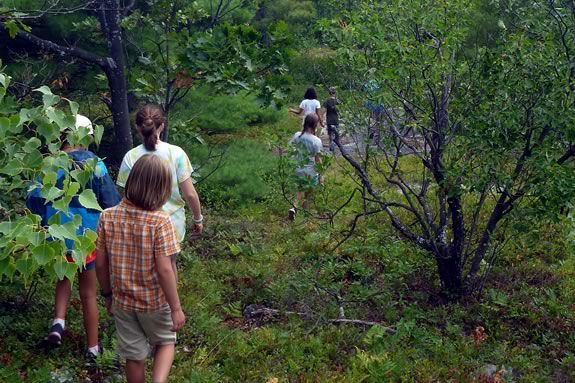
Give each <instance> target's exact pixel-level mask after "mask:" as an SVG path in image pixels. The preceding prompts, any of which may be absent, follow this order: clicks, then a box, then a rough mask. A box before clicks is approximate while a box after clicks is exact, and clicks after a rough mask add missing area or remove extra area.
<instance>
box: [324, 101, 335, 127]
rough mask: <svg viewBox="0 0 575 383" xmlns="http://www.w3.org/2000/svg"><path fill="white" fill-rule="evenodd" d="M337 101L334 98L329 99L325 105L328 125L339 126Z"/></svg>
mask: <svg viewBox="0 0 575 383" xmlns="http://www.w3.org/2000/svg"><path fill="white" fill-rule="evenodd" d="M337 104H338V103H337V100H336V99H334V98H328V99H327V101H326V102H325V103H324V104H323V105H324V107H325V110H326V113H325V119H326V121H325V122H326V124H327V125H337V124H338V120H337V108H336V105H337Z"/></svg>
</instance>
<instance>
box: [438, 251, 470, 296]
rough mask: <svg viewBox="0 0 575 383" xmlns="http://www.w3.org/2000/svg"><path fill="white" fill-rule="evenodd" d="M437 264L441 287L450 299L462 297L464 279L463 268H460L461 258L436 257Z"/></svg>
mask: <svg viewBox="0 0 575 383" xmlns="http://www.w3.org/2000/svg"><path fill="white" fill-rule="evenodd" d="M436 262H437V271H438V273H439V279H440V280H441V285H442V287H443V288H444V289H445V291H446V293H447V294H448V296H449V298H459V297H461V295H462V294H463V278H462V276H461V268H460V267H459V264H460V259H459V257H456V256H450V257H447V258H442V257H436Z"/></svg>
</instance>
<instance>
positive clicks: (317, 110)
mask: <svg viewBox="0 0 575 383" xmlns="http://www.w3.org/2000/svg"><path fill="white" fill-rule="evenodd" d="M315 113H316V114H317V119H318V120H319V125H320V126H321V127H322V128H323V127H325V124H324V122H323V118H322V117H321V114H322V113H321V108H316V109H315Z"/></svg>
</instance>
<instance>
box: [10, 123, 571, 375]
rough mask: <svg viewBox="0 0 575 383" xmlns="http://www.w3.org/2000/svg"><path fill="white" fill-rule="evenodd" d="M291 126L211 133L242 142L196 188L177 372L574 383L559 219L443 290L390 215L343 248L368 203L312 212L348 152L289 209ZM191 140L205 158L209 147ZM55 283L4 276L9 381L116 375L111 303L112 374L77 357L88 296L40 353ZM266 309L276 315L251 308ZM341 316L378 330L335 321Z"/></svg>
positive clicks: (330, 205) (350, 185)
mask: <svg viewBox="0 0 575 383" xmlns="http://www.w3.org/2000/svg"><path fill="white" fill-rule="evenodd" d="M282 121H283V122H279V123H278V124H276V125H272V126H270V127H268V128H266V129H263V128H261V127H254V128H250V129H246V130H244V131H242V132H241V133H238V134H237V135H234V136H227V137H220V138H219V141H216V140H214V141H213V142H210V144H211V145H213V144H214V142H217V145H218V147H221V146H220V145H223V144H225V145H228V146H229V148H228V149H227V151H226V152H225V157H224V160H225V162H224V163H223V165H222V167H221V169H220V170H219V171H218V172H216V173H214V175H213V176H211V177H209V178H207V179H206V180H205V181H203V182H201V183H200V184H199V185H198V189H199V191H200V195H201V197H202V200H203V201H204V203H205V209H204V210H205V216H206V232H205V235H204V238H203V239H201V240H199V241H195V242H193V243H191V244H188V245H186V247H185V248H184V250H183V252H182V253H181V254H180V256H179V259H178V262H179V281H180V282H179V292H180V297H181V300H182V306H183V307H184V309H185V312H186V315H187V323H186V325H185V327H184V329H183V330H182V331H181V332H180V333H179V334H178V337H179V341H178V346H177V355H176V360H175V363H174V368H173V369H172V373H171V381H174V382H274V381H275V380H274V378H277V382H534V381H541V382H543V381H555V382H569V381H575V372H574V371H575V355H574V350H575V336H574V334H575V311H574V310H573V308H574V307H575V298H574V297H575V282H574V281H575V259H574V258H573V256H572V255H571V253H570V251H569V248H568V247H567V246H566V244H565V241H564V240H563V238H564V232H563V228H562V227H561V225H558V224H553V223H549V222H545V221H540V222H535V223H532V226H531V227H530V230H528V231H525V230H519V229H518V228H515V229H514V228H513V227H511V228H510V229H509V230H510V232H509V235H510V236H511V238H512V239H511V240H510V241H509V243H508V245H507V246H506V247H505V248H504V250H503V253H502V254H501V255H500V258H499V260H498V262H497V263H496V266H495V268H494V270H493V271H492V273H491V275H490V277H489V278H488V280H487V283H486V288H485V289H484V291H483V294H482V298H481V300H478V301H476V300H469V301H463V302H460V303H447V302H445V301H444V300H443V299H442V297H441V296H440V294H438V292H439V289H440V287H439V281H438V279H437V276H436V272H435V269H434V268H435V261H434V260H433V259H432V258H431V257H430V256H429V255H428V254H426V253H424V252H422V251H420V250H418V249H415V248H413V247H412V246H411V245H408V244H406V243H405V242H403V241H402V240H401V238H398V237H397V236H396V235H395V234H394V232H393V230H392V229H391V228H390V225H389V222H388V221H387V219H386V218H385V217H384V216H382V215H373V216H370V217H367V218H365V219H361V220H360V222H359V225H358V227H357V229H356V230H355V232H354V234H353V235H352V236H351V237H350V238H349V239H348V240H347V241H345V242H344V243H342V244H341V245H340V246H337V245H338V243H339V242H340V241H341V239H342V238H344V237H345V236H346V234H347V231H348V230H349V227H350V224H351V222H352V220H353V217H354V216H355V214H357V213H358V212H360V211H361V208H362V206H361V203H360V201H359V199H358V198H356V199H352V201H351V202H350V203H349V204H348V205H346V206H345V207H344V208H343V209H342V210H341V211H339V213H338V214H337V215H336V216H335V217H334V218H333V220H332V221H330V220H318V219H315V218H314V215H315V213H318V212H322V211H329V212H335V211H336V210H337V209H338V208H339V207H341V206H342V205H343V204H344V203H345V202H346V201H347V199H348V197H349V196H350V193H351V191H352V190H353V189H354V188H355V187H356V184H355V183H354V182H353V180H351V179H350V178H349V177H347V176H346V174H347V173H348V172H349V168H348V167H347V166H346V165H345V164H344V163H343V162H341V161H340V160H339V159H336V160H334V161H333V163H332V164H331V167H330V169H329V170H328V172H327V174H326V185H325V186H324V187H323V188H322V189H320V190H319V191H318V192H317V194H316V196H315V199H316V203H315V204H313V205H312V207H311V209H310V212H309V214H307V215H306V214H302V215H301V216H300V215H298V218H297V219H296V221H295V222H293V223H288V222H286V221H285V220H284V217H285V213H286V210H287V208H288V207H289V201H288V200H287V199H286V196H285V195H283V194H282V193H281V191H280V190H278V185H279V183H278V181H277V180H276V178H275V177H274V174H275V173H274V172H275V169H276V168H277V164H276V161H277V160H278V156H277V153H274V152H273V145H270V144H269V143H270V142H271V141H273V140H274V138H278V137H283V138H284V140H287V137H289V135H290V134H292V131H293V130H294V129H297V127H298V121H297V120H282ZM187 150H188V152H189V153H190V157H191V158H192V159H193V160H194V161H193V162H201V159H202V156H204V157H205V156H207V155H208V152H209V146H208V147H196V146H194V147H190V148H187ZM407 165H408V167H412V168H413V169H416V168H417V164H415V163H413V164H410V163H407ZM206 169H207V168H205V169H203V170H201V171H200V177H201V175H202V173H203V172H204V171H206ZM388 192H389V193H390V194H389V195H390V196H391V195H393V193H396V192H395V191H393V190H390V191H388ZM288 198H289V196H288ZM52 289H53V287H52V285H51V284H50V283H48V282H47V281H46V280H44V279H43V278H42V277H41V276H40V277H39V278H38V287H37V291H36V293H35V294H33V295H32V298H31V300H30V301H29V302H24V297H25V291H26V287H25V286H23V285H22V284H21V282H20V281H18V280H14V281H3V282H2V285H1V288H0V381H3V382H18V381H31V382H48V381H53V382H68V381H69V382H76V381H82V382H87V381H89V380H88V379H90V381H92V382H103V381H105V379H111V378H110V377H113V376H114V374H115V372H114V367H113V366H114V363H113V353H111V351H112V350H113V349H114V330H113V323H112V320H111V319H110V318H109V317H108V316H107V315H106V314H105V313H104V311H103V310H102V312H101V320H102V323H101V329H102V331H101V333H102V342H103V344H104V347H106V348H107V349H108V350H110V352H109V353H108V354H106V355H104V357H103V358H101V360H100V361H99V364H100V367H101V370H100V372H99V373H98V374H96V375H94V374H91V373H90V371H87V370H86V369H85V368H84V367H83V362H82V359H81V358H76V355H79V353H80V351H81V350H82V349H83V347H84V344H83V342H84V341H83V330H82V322H81V314H80V307H79V301H78V298H77V296H76V297H74V298H73V300H72V305H71V308H70V311H69V317H68V318H67V323H68V327H67V334H66V336H65V339H64V345H63V346H62V347H61V348H60V349H57V350H44V349H42V348H40V345H41V343H42V342H41V340H42V338H43V337H44V336H45V334H46V331H47V329H48V325H49V323H48V321H49V318H50V316H51V315H52ZM262 308H265V309H272V310H279V313H278V312H275V313H272V314H269V313H268V314H265V315H253V316H251V315H249V313H250V310H251V311H253V310H257V309H262ZM342 313H343V314H344V315H345V318H347V319H358V320H362V321H371V322H377V323H378V324H379V325H376V326H371V325H361V324H360V325H351V324H337V323H334V322H333V321H334V320H337V319H338V318H339V319H340V318H341V316H342ZM118 379H120V380H119V381H121V378H118ZM490 379H491V380H490ZM495 379H499V380H495ZM107 381H113V380H107Z"/></svg>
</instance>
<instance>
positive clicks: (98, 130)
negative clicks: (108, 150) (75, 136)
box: [94, 125, 104, 146]
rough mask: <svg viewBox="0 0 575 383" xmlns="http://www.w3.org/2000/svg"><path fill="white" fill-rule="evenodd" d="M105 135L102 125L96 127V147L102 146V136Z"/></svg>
mask: <svg viewBox="0 0 575 383" xmlns="http://www.w3.org/2000/svg"><path fill="white" fill-rule="evenodd" d="M103 135H104V127H103V126H102V125H96V126H95V127H94V142H95V143H96V145H98V146H99V145H100V143H101V142H102V136H103Z"/></svg>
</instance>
